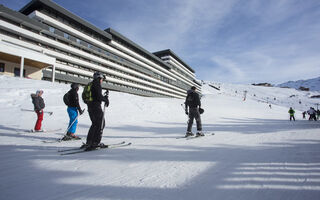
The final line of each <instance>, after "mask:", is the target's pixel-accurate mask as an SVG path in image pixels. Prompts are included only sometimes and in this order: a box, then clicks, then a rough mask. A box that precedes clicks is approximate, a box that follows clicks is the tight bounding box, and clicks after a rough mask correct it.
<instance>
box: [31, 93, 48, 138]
mask: <svg viewBox="0 0 320 200" xmlns="http://www.w3.org/2000/svg"><path fill="white" fill-rule="evenodd" d="M42 94H43V90H37V92H36V94H31V99H32V103H33V105H34V111H35V112H36V113H37V122H36V125H35V126H34V131H35V132H43V129H41V125H42V120H43V109H44V108H45V103H44V100H43V98H42Z"/></svg>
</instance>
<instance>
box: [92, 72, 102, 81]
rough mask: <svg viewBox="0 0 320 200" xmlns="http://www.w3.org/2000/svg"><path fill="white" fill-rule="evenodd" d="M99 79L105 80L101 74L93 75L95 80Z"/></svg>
mask: <svg viewBox="0 0 320 200" xmlns="http://www.w3.org/2000/svg"><path fill="white" fill-rule="evenodd" d="M98 78H100V79H103V78H104V76H103V75H102V74H101V73H100V72H95V73H94V74H93V79H98Z"/></svg>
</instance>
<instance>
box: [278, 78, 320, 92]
mask: <svg viewBox="0 0 320 200" xmlns="http://www.w3.org/2000/svg"><path fill="white" fill-rule="evenodd" d="M277 86H278V87H289V88H295V89H299V88H300V87H305V88H309V89H310V91H320V77H318V78H312V79H307V80H298V81H288V82H285V83H281V84H279V85H277Z"/></svg>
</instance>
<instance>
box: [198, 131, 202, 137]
mask: <svg viewBox="0 0 320 200" xmlns="http://www.w3.org/2000/svg"><path fill="white" fill-rule="evenodd" d="M201 136H204V134H203V133H202V132H201V131H198V132H197V134H196V137H201Z"/></svg>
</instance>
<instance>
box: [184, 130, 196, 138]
mask: <svg viewBox="0 0 320 200" xmlns="http://www.w3.org/2000/svg"><path fill="white" fill-rule="evenodd" d="M191 136H194V134H193V133H192V132H191V131H187V133H186V135H185V137H191Z"/></svg>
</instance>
